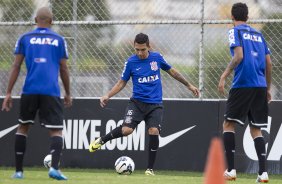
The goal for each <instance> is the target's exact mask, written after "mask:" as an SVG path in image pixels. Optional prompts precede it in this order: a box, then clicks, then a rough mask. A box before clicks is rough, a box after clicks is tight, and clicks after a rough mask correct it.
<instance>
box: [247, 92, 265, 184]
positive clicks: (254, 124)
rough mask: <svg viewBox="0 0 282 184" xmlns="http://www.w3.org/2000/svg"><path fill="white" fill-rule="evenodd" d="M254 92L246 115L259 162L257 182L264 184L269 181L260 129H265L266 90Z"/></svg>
mask: <svg viewBox="0 0 282 184" xmlns="http://www.w3.org/2000/svg"><path fill="white" fill-rule="evenodd" d="M255 90H256V98H255V99H254V101H253V103H252V106H251V109H250V112H249V114H248V116H249V120H250V132H251V136H252V138H253V140H254V145H255V149H256V153H257V156H258V161H259V172H258V178H257V182H263V183H266V182H268V181H269V179H268V174H267V171H266V149H265V141H264V137H263V136H262V133H261V128H263V127H267V118H268V103H267V91H266V88H258V89H255Z"/></svg>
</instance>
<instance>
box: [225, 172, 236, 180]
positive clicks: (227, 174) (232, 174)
mask: <svg viewBox="0 0 282 184" xmlns="http://www.w3.org/2000/svg"><path fill="white" fill-rule="evenodd" d="M224 179H225V180H228V181H235V180H236V170H235V169H232V170H231V171H230V172H228V170H225V172H224Z"/></svg>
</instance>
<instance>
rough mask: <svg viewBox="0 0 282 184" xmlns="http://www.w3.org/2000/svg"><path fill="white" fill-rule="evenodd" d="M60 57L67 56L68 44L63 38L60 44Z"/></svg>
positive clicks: (66, 57)
mask: <svg viewBox="0 0 282 184" xmlns="http://www.w3.org/2000/svg"><path fill="white" fill-rule="evenodd" d="M61 58H65V59H68V58H69V54H68V46H67V42H66V40H65V39H64V38H63V39H62V44H61Z"/></svg>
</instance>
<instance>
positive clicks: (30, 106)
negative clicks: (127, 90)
mask: <svg viewBox="0 0 282 184" xmlns="http://www.w3.org/2000/svg"><path fill="white" fill-rule="evenodd" d="M52 19H53V15H52V12H51V11H50V10H49V9H48V8H47V7H43V8H40V9H39V10H38V11H37V13H36V17H35V22H36V25H37V28H36V29H35V30H33V31H31V32H28V33H25V34H23V35H22V36H20V38H19V39H18V41H17V43H16V45H15V51H14V54H15V59H14V63H13V66H12V69H11V73H10V77H9V82H8V87H7V92H6V97H5V99H4V101H3V104H2V111H9V110H10V109H11V108H12V96H11V94H12V89H13V87H14V84H15V83H16V80H17V78H18V76H19V73H20V68H21V65H22V63H23V61H25V66H26V69H27V75H26V78H25V83H24V86H23V88H22V94H21V99H20V114H19V119H18V122H19V126H18V129H17V132H16V136H15V161H16V172H15V174H14V175H13V176H12V178H15V179H22V178H24V175H23V159H24V154H25V150H26V141H27V134H28V130H29V128H30V125H33V124H34V119H35V115H36V114H37V113H38V116H39V120H40V124H41V125H42V126H44V127H46V128H47V129H48V130H49V135H50V138H51V141H50V142H51V145H50V154H52V166H51V168H50V169H49V177H50V178H54V179H56V180H67V177H65V176H64V175H63V174H62V173H61V172H60V171H59V161H60V157H61V153H62V147H63V137H62V129H63V103H62V101H61V99H60V96H61V95H60V87H59V83H58V76H59V74H60V77H61V79H62V82H63V86H64V89H65V95H64V105H65V107H69V106H71V105H72V99H71V94H70V81H69V71H68V67H67V59H68V53H67V45H66V42H65V40H64V38H63V37H62V36H60V35H59V34H57V33H55V32H54V31H52V30H51V29H50V27H51V23H52Z"/></svg>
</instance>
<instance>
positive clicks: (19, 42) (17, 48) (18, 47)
mask: <svg viewBox="0 0 282 184" xmlns="http://www.w3.org/2000/svg"><path fill="white" fill-rule="evenodd" d="M14 54H22V55H24V45H23V37H20V38H19V39H18V40H17V42H16V45H15V50H14Z"/></svg>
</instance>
